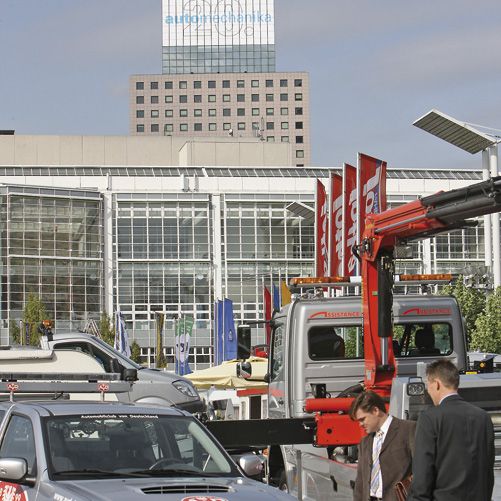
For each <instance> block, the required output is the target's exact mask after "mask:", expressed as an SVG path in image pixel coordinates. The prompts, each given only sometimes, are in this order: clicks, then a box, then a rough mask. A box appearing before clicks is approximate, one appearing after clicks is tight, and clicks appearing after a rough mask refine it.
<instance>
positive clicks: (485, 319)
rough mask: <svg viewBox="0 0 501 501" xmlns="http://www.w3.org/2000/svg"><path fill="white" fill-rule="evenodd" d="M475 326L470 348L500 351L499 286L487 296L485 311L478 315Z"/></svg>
mask: <svg viewBox="0 0 501 501" xmlns="http://www.w3.org/2000/svg"><path fill="white" fill-rule="evenodd" d="M475 327H476V330H475V334H474V335H473V336H472V340H471V347H472V349H474V350H479V351H487V352H491V353H501V287H498V288H497V289H496V290H495V291H494V292H493V293H492V294H490V295H489V296H487V302H486V305H485V311H484V312H483V313H482V314H481V315H479V316H478V318H477V320H476V322H475Z"/></svg>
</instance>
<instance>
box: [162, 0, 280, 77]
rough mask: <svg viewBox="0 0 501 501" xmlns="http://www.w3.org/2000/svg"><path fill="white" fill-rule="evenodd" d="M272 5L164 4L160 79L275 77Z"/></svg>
mask: <svg viewBox="0 0 501 501" xmlns="http://www.w3.org/2000/svg"><path fill="white" fill-rule="evenodd" d="M274 15H275V14H274V0H232V1H221V0H189V1H186V0H163V2H162V35H163V43H162V73H164V74H168V75H176V74H190V73H244V72H249V73H254V72H273V71H275V18H274Z"/></svg>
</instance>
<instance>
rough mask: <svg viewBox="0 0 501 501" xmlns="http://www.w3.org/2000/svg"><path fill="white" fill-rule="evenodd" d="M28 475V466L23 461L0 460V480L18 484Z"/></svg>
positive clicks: (13, 459)
mask: <svg viewBox="0 0 501 501" xmlns="http://www.w3.org/2000/svg"><path fill="white" fill-rule="evenodd" d="M26 473H28V465H27V464H26V460H25V459H21V458H5V459H0V479H1V480H6V481H10V482H18V483H20V481H21V480H22V479H23V478H24V477H25V476H26Z"/></svg>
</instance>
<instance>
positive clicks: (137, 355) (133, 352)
mask: <svg viewBox="0 0 501 501" xmlns="http://www.w3.org/2000/svg"><path fill="white" fill-rule="evenodd" d="M130 358H131V360H134V362H136V364H140V363H141V347H140V346H139V344H138V343H137V341H132V344H131V346H130Z"/></svg>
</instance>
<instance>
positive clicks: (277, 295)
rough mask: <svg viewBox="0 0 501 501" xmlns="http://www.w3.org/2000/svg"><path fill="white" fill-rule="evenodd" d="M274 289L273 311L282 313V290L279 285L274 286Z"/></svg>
mask: <svg viewBox="0 0 501 501" xmlns="http://www.w3.org/2000/svg"><path fill="white" fill-rule="evenodd" d="M271 287H272V289H273V310H274V311H280V289H279V287H278V286H277V285H275V284H272V286H271Z"/></svg>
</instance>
